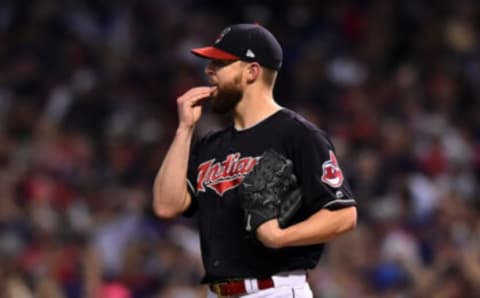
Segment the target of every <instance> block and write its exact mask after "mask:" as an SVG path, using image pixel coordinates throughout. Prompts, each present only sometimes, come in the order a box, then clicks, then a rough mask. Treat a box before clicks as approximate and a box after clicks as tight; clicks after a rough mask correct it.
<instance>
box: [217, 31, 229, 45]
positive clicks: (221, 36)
mask: <svg viewBox="0 0 480 298" xmlns="http://www.w3.org/2000/svg"><path fill="white" fill-rule="evenodd" d="M230 30H232V28H230V27H227V28H225V29H223V31H222V32H221V33H220V35H219V36H218V37H217V39H216V40H215V44H217V43H219V42H221V41H222V39H223V37H224V36H225V35H227V33H228V32H230Z"/></svg>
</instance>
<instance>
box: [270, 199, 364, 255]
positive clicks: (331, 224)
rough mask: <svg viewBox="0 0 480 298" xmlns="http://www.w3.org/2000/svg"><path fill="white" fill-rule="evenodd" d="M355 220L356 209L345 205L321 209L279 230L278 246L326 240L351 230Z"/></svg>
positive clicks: (316, 242) (317, 242) (300, 244)
mask: <svg viewBox="0 0 480 298" xmlns="http://www.w3.org/2000/svg"><path fill="white" fill-rule="evenodd" d="M356 222H357V209H356V208H355V207H347V208H343V209H339V210H335V211H330V210H327V209H322V210H320V211H318V212H317V213H315V214H313V215H312V216H311V217H309V218H308V219H306V220H305V221H302V222H300V223H298V224H295V225H292V226H290V227H288V228H286V229H283V230H281V231H282V232H281V235H280V237H278V242H279V243H278V244H279V246H280V247H286V246H302V245H312V244H319V243H325V242H328V241H330V240H332V239H334V238H335V237H337V236H339V235H341V234H343V233H346V232H348V231H350V230H352V229H353V228H354V227H355V226H356Z"/></svg>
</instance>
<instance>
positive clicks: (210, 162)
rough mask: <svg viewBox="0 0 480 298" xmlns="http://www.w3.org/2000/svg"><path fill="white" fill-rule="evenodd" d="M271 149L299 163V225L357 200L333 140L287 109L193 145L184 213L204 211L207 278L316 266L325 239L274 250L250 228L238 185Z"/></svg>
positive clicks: (201, 227) (201, 226)
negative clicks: (188, 203)
mask: <svg viewBox="0 0 480 298" xmlns="http://www.w3.org/2000/svg"><path fill="white" fill-rule="evenodd" d="M267 149H273V150H275V151H277V152H279V153H281V154H283V155H284V156H285V157H287V158H288V159H290V160H292V162H293V165H294V174H295V175H296V177H297V179H298V182H299V185H300V187H301V188H302V192H303V198H302V207H301V208H300V210H299V211H298V213H297V214H296V215H295V217H294V219H293V223H295V222H299V221H302V220H305V219H306V218H308V217H309V216H311V215H312V214H314V213H315V212H317V211H318V210H320V209H322V208H327V209H330V210H333V209H338V208H343V207H347V206H353V205H355V200H354V198H353V195H352V192H351V190H350V187H349V185H348V183H347V181H346V180H345V177H344V175H343V173H342V170H341V168H340V165H339V163H338V161H337V159H336V156H335V153H334V147H333V145H332V143H331V142H330V140H329V139H328V138H327V136H326V135H325V133H324V132H323V131H322V130H320V129H318V128H317V127H316V126H315V125H313V124H312V123H310V122H308V121H307V120H306V119H304V118H303V117H301V116H300V115H298V114H297V113H295V112H293V111H291V110H289V109H281V110H279V111H278V112H276V113H274V114H273V115H271V116H269V117H268V118H266V119H264V120H263V121H261V122H260V123H258V124H256V125H254V126H253V127H250V128H248V129H245V130H240V131H238V130H236V129H235V128H234V127H233V126H231V127H228V128H226V129H223V130H221V131H219V132H216V133H214V134H211V135H208V136H206V137H204V138H202V139H201V140H199V141H198V142H194V144H193V145H192V150H191V154H190V159H189V169H188V181H187V183H188V189H189V192H190V194H191V196H192V203H191V205H190V206H189V208H188V209H187V210H186V212H185V215H186V216H192V215H193V214H195V213H197V215H198V217H197V218H198V225H199V232H200V241H201V249H202V258H203V263H204V268H205V273H206V275H205V277H204V279H203V282H205V283H210V282H214V281H215V282H217V281H222V280H228V279H235V278H262V277H267V276H271V275H274V274H276V273H279V272H284V271H291V270H298V269H310V268H313V267H315V266H316V264H317V263H318V260H319V258H320V256H321V254H322V251H323V248H324V245H323V244H318V245H309V246H301V247H286V248H280V249H271V248H267V247H265V246H263V245H262V244H261V243H260V242H259V241H258V240H257V239H256V237H255V236H254V235H253V234H252V233H248V232H246V230H245V224H244V213H243V210H242V208H241V205H240V203H241V200H242V198H241V197H240V196H239V195H238V192H237V188H238V186H239V185H240V183H242V180H243V178H244V176H245V175H246V174H248V173H249V172H250V171H251V170H252V168H253V167H254V166H255V165H256V163H257V162H258V160H259V158H260V156H261V155H262V153H263V152H264V151H265V150H267Z"/></svg>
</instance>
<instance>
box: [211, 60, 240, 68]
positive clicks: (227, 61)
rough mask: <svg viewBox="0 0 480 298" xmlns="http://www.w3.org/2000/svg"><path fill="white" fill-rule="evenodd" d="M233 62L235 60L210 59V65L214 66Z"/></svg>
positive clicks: (222, 65)
mask: <svg viewBox="0 0 480 298" xmlns="http://www.w3.org/2000/svg"><path fill="white" fill-rule="evenodd" d="M233 62H235V60H211V61H210V63H211V65H212V66H214V67H216V68H222V67H225V66H227V65H230V64H232V63H233Z"/></svg>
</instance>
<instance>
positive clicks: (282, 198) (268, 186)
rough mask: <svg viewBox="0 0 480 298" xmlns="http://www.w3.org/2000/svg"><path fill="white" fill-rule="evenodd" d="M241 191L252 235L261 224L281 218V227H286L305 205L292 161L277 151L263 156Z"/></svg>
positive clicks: (248, 229)
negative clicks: (302, 205) (303, 204)
mask: <svg viewBox="0 0 480 298" xmlns="http://www.w3.org/2000/svg"><path fill="white" fill-rule="evenodd" d="M238 191H239V194H240V195H241V196H242V201H241V202H242V203H241V205H242V208H243V210H244V212H245V229H246V230H247V231H248V232H255V231H256V230H257V227H258V226H259V225H261V224H262V223H264V222H266V221H267V220H270V219H273V218H278V221H279V223H280V227H282V228H284V227H286V226H287V225H288V222H289V220H290V219H291V218H292V217H293V216H294V215H295V213H296V212H297V210H298V209H299V208H300V206H301V203H302V192H301V190H300V188H299V187H298V185H297V179H296V177H295V175H294V174H293V164H292V161H291V160H289V159H287V158H286V157H284V156H283V155H281V154H280V153H277V152H276V151H274V150H267V151H265V152H264V153H263V154H262V156H261V158H260V160H259V162H258V163H257V164H256V165H255V167H254V168H253V170H252V171H251V172H250V173H248V174H247V175H246V176H245V178H244V179H243V182H242V183H241V184H240V186H239V189H238Z"/></svg>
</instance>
